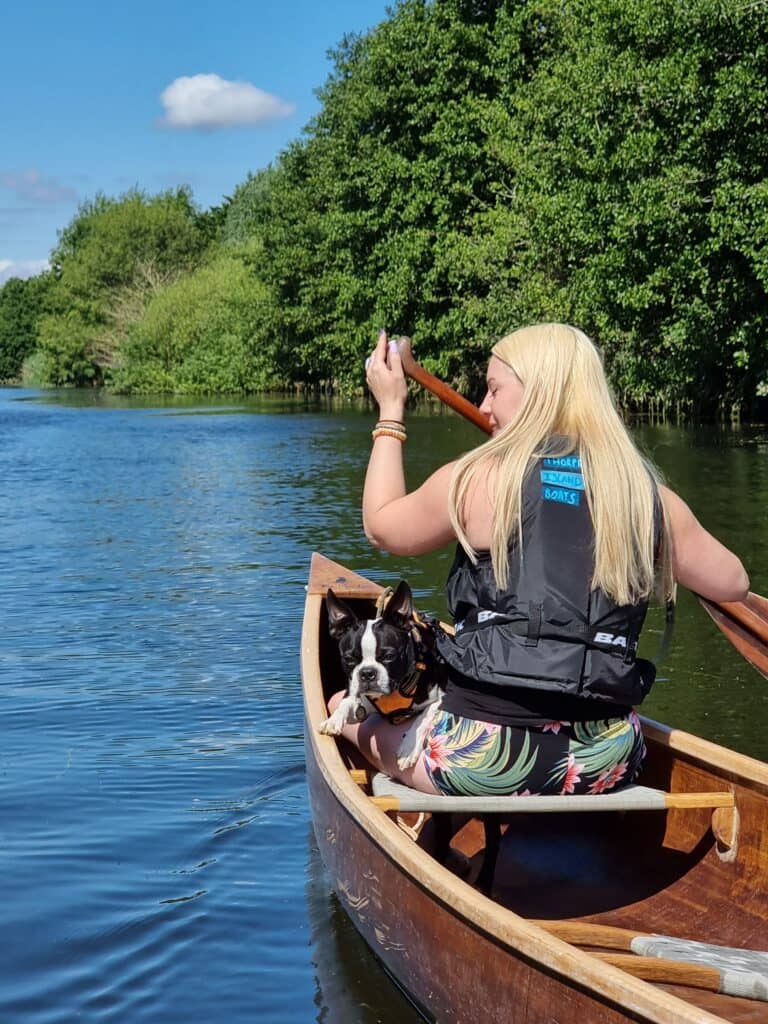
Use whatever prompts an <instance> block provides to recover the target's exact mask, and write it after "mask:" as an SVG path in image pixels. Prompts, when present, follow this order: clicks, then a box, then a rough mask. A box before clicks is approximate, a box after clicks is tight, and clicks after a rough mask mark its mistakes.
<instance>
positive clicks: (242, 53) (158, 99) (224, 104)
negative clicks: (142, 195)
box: [0, 0, 389, 283]
mask: <svg viewBox="0 0 768 1024" xmlns="http://www.w3.org/2000/svg"><path fill="white" fill-rule="evenodd" d="M388 6H389V5H388V4H387V3H386V2H384V0H325V2H323V0H283V2H279V0H250V2H235V0H213V2H211V3H201V2H199V0H185V2H184V3H181V2H179V0H155V2H149V0H132V2H131V3H128V4H119V5H112V4H107V3H104V0H99V2H98V3H97V2H94V0H72V3H69V4H67V3H61V2H58V3H52V2H51V0H44V2H43V3H38V4H32V3H26V4H23V3H22V4H19V3H14V4H8V5H6V7H5V9H4V11H3V18H2V31H1V32H0V88H1V90H2V91H1V93H0V94H1V95H2V96H3V103H2V106H0V283H2V282H3V281H4V280H6V279H7V278H8V277H10V276H13V275H18V276H27V275H28V274H30V273H34V272H37V271H38V270H39V269H41V267H42V266H43V265H44V262H45V260H46V259H47V257H48V254H49V253H50V250H51V249H52V248H53V246H54V245H55V244H56V237H57V232H58V230H59V229H60V228H62V227H64V226H65V225H66V224H67V223H68V222H69V221H70V220H71V219H72V216H73V215H74V213H75V212H76V210H77V206H78V203H79V202H81V201H82V200H83V199H87V198H90V197H92V196H93V195H94V194H95V193H96V192H98V191H101V192H105V193H106V194H107V195H119V194H120V193H122V192H125V191H126V190H127V189H129V188H131V187H133V186H134V185H138V186H139V187H140V188H142V189H145V190H146V191H148V192H158V191H160V190H162V189H165V188H169V187H173V186H176V185H181V184H188V185H190V186H191V187H192V189H193V192H194V195H195V199H196V200H197V202H198V203H199V205H201V206H202V207H208V206H212V205H215V204H217V203H219V202H220V201H221V199H222V197H223V196H225V195H231V194H232V191H233V190H234V188H235V186H236V185H237V184H238V183H239V182H241V181H243V179H244V178H245V177H246V175H247V174H248V172H249V171H255V170H258V169H259V168H260V167H264V166H266V164H268V163H269V162H270V161H271V160H273V159H274V158H275V156H277V154H278V153H279V152H280V151H281V150H282V149H283V148H284V147H285V146H286V145H287V143H288V142H290V141H291V140H292V139H294V138H296V137H298V135H299V134H300V132H301V129H302V127H303V126H304V125H305V124H306V123H307V121H308V120H309V119H310V117H311V116H312V115H313V114H314V113H315V112H316V110H317V108H318V103H317V99H316V97H315V95H314V90H315V89H317V88H318V87H319V86H321V85H322V84H323V82H324V81H325V80H326V78H327V77H328V74H329V72H330V70H331V67H332V65H331V62H330V61H329V60H328V56H327V53H328V50H329V49H330V48H332V47H334V46H335V45H336V44H337V43H338V42H339V41H340V40H341V39H342V37H343V36H344V35H345V34H347V33H349V32H364V31H366V30H367V29H369V28H371V27H373V26H374V25H376V24H377V23H378V22H380V21H381V20H382V19H383V18H385V17H386V16H387V9H388Z"/></svg>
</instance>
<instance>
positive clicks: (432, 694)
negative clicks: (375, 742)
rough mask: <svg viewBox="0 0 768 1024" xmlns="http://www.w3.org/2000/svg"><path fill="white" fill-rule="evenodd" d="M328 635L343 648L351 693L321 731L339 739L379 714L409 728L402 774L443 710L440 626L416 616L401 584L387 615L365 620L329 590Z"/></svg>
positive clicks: (402, 749)
mask: <svg viewBox="0 0 768 1024" xmlns="http://www.w3.org/2000/svg"><path fill="white" fill-rule="evenodd" d="M325 604H326V609H327V612H328V629H329V631H330V634H331V636H332V637H334V638H335V639H336V640H337V641H338V644H339V654H340V656H341V664H342V668H343V670H344V674H345V675H346V677H347V693H346V696H344V697H343V698H342V701H341V703H340V704H339V706H338V707H337V708H336V710H335V711H334V712H333V714H332V715H331V716H330V718H327V719H326V720H325V721H324V722H322V723H321V725H320V732H323V733H327V734H328V735H331V736H338V735H339V733H340V732H341V730H342V728H343V727H344V725H346V724H347V723H353V722H362V721H364V720H365V719H366V718H367V717H368V715H369V714H370V713H371V712H373V711H377V712H378V713H379V714H382V715H384V716H386V717H387V718H389V720H390V721H392V722H394V723H395V724H400V723H401V722H406V721H407V722H409V723H410V724H409V725H408V729H407V731H406V732H405V734H404V736H403V740H402V742H401V744H400V747H399V749H398V754H397V764H398V767H399V768H400V769H401V770H402V769H404V768H410V767H412V766H413V765H414V764H415V763H416V761H417V760H418V757H419V755H420V753H421V751H422V750H423V749H424V746H425V744H426V741H427V736H428V734H429V730H430V727H431V725H432V721H433V718H434V716H435V714H436V712H437V710H438V709H439V707H440V698H441V696H442V689H443V683H444V669H443V666H442V665H441V664H440V662H439V661H438V659H437V657H436V655H435V653H434V643H435V636H436V630H437V628H438V627H437V625H436V624H433V623H429V622H425V621H424V620H423V619H422V618H421V617H419V616H418V615H416V614H414V609H413V595H412V593H411V588H410V587H409V586H408V584H407V583H406V582H405V580H403V581H401V583H400V584H399V585H398V587H397V589H396V590H395V592H394V593H393V594H392V596H391V598H390V599H389V602H388V603H387V605H386V607H385V608H384V610H383V611H382V613H381V614H380V615H379V616H378V617H377V618H375V619H363V620H360V619H358V617H357V616H356V615H355V613H354V611H353V610H352V609H351V608H350V607H349V605H347V604H346V603H345V602H344V601H342V600H341V599H340V598H338V597H337V596H336V595H335V594H334V592H333V591H332V590H331V589H330V588H329V589H328V593H327V596H326V599H325Z"/></svg>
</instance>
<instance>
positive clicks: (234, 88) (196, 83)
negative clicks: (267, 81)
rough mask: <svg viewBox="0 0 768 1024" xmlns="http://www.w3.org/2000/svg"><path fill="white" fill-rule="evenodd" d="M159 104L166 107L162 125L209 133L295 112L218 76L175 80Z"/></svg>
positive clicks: (249, 87) (282, 102)
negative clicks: (197, 129) (207, 131)
mask: <svg viewBox="0 0 768 1024" xmlns="http://www.w3.org/2000/svg"><path fill="white" fill-rule="evenodd" d="M160 100H161V102H162V104H163V106H164V107H165V117H163V118H162V119H161V121H160V123H161V124H163V125H167V126H169V127H171V128H203V129H207V130H209V131H213V130H215V129H217V128H229V127H232V126H233V125H238V124H260V123H261V122H263V121H271V120H273V119H275V118H278V117H290V116H291V114H293V113H294V111H295V109H296V108H295V107H294V105H293V104H292V103H287V102H286V101H285V100H281V99H280V97H279V96H273V95H272V94H271V93H268V92H264V90H263V89H257V88H256V86H255V85H251V83H250V82H228V81H226V79H224V78H220V77H219V75H191V76H183V77H181V78H177V79H175V80H174V81H173V82H171V84H170V85H169V86H168V87H167V88H166V89H164V90H163V92H162V93H161V95H160Z"/></svg>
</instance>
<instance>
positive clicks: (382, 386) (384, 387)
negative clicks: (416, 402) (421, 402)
mask: <svg viewBox="0 0 768 1024" xmlns="http://www.w3.org/2000/svg"><path fill="white" fill-rule="evenodd" d="M365 379H366V382H367V384H368V387H369V388H370V391H371V394H372V395H373V397H374V398H375V399H376V401H377V402H378V405H379V415H380V417H381V418H382V419H387V420H400V421H402V419H403V414H404V413H405V402H406V399H407V397H408V385H407V383H406V380H405V373H404V372H403V364H402V363H401V361H400V353H399V351H398V348H397V342H396V341H390V340H389V338H388V336H387V332H386V331H385V330H381V331H379V340H378V341H377V342H376V348H375V349H374V350H373V352H372V353H371V355H370V356H369V358H368V359H366V361H365Z"/></svg>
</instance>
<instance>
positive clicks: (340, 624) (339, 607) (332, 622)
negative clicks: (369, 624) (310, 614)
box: [325, 587, 358, 639]
mask: <svg viewBox="0 0 768 1024" xmlns="http://www.w3.org/2000/svg"><path fill="white" fill-rule="evenodd" d="M325 607H326V610H327V612H328V631H329V633H330V634H331V636H332V637H334V639H338V638H339V637H340V636H342V635H343V634H344V633H346V632H347V630H348V629H353V628H354V627H355V626H356V625H357V623H358V619H357V616H356V615H355V613H354V612H353V611H352V609H351V608H350V607H349V605H348V604H345V603H344V601H342V600H341V598H340V597H336V595H335V594H334V592H333V591H332V590H331V588H330V587H328V593H327V594H326V595H325Z"/></svg>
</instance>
